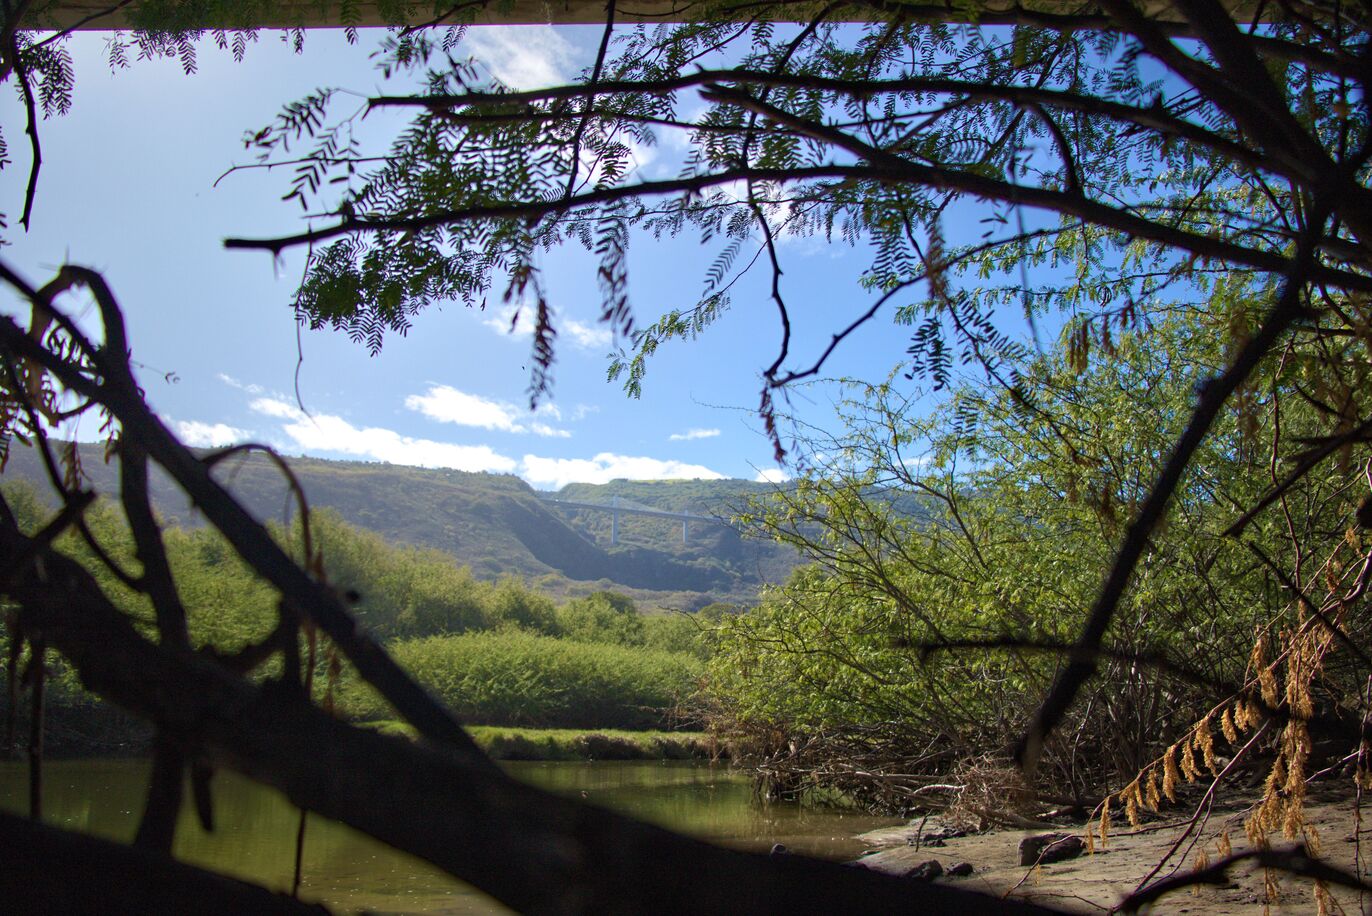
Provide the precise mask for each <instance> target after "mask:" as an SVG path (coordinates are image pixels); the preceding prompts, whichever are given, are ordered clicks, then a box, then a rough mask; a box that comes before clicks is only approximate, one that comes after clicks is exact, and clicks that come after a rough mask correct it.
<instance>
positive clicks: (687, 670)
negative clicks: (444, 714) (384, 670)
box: [342, 631, 700, 729]
mask: <svg viewBox="0 0 1372 916" xmlns="http://www.w3.org/2000/svg"><path fill="white" fill-rule="evenodd" d="M390 650H391V652H392V654H393V655H394V656H395V658H396V660H397V661H398V662H399V663H400V664H401V665H403V666H404V667H405V668H407V669H408V670H409V671H410V672H411V673H412V674H413V675H414V676H415V678H416V679H418V680H419V681H420V682H421V683H422V684H424V685H425V686H426V687H428V688H429V689H430V690H433V691H434V692H435V693H437V694H438V696H439V697H440V698H441V699H442V700H443V701H444V702H445V703H447V704H448V706H449V707H450V708H452V709H453V711H454V712H455V713H457V715H458V717H459V718H460V719H462V720H463V721H464V722H471V723H479V724H485V725H509V726H533V727H543V728H626V729H642V728H651V727H654V726H658V725H661V724H662V723H663V722H664V721H666V719H667V717H668V715H669V713H670V711H671V710H672V709H674V708H675V707H676V706H677V705H679V704H680V703H682V702H683V701H685V700H687V699H689V698H690V697H691V696H692V695H693V694H694V692H695V689H696V678H697V676H698V674H699V667H700V666H699V663H698V662H697V661H696V660H695V659H694V658H692V657H690V656H687V655H683V654H680V653H672V652H659V651H654V650H651V649H628V648H624V647H621V646H611V645H603V644H589V643H578V642H572V641H568V640H559V639H553V638H549V637H546V636H537V635H534V634H531V633H523V632H517V631H506V632H495V633H470V634H464V635H461V636H433V637H428V638H424V639H411V640H402V641H399V642H396V643H394V644H392V645H391V646H390ZM342 702H343V708H344V709H345V710H346V711H347V712H348V713H350V714H351V715H353V716H354V717H356V718H359V719H382V718H387V717H389V716H390V714H391V713H390V710H388V709H387V708H386V706H385V704H384V703H383V702H382V701H381V700H380V698H378V697H377V696H376V695H375V694H374V693H372V692H371V691H370V690H369V689H368V688H366V687H365V685H362V684H360V683H359V682H357V681H352V682H350V683H349V684H348V685H346V686H345V687H344V690H343V694H342Z"/></svg>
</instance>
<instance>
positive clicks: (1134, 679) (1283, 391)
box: [709, 283, 1362, 785]
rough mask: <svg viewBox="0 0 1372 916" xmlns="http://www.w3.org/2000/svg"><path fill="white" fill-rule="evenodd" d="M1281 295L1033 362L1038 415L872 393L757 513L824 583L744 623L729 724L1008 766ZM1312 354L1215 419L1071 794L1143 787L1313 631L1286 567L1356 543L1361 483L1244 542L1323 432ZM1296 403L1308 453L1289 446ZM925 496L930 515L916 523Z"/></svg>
mask: <svg viewBox="0 0 1372 916" xmlns="http://www.w3.org/2000/svg"><path fill="white" fill-rule="evenodd" d="M1265 292H1266V291H1264V290H1262V289H1254V288H1251V287H1247V286H1245V285H1244V284H1242V283H1227V284H1221V285H1219V286H1218V287H1217V288H1216V289H1215V290H1214V291H1213V292H1212V294H1211V296H1210V298H1209V300H1208V301H1207V302H1206V304H1205V307H1204V308H1202V309H1199V310H1189V311H1187V312H1184V313H1175V314H1172V315H1171V316H1168V317H1163V318H1160V319H1159V320H1158V321H1157V323H1155V324H1153V325H1152V326H1150V327H1148V328H1147V329H1146V330H1138V331H1132V332H1128V333H1125V334H1124V335H1123V336H1121V337H1120V338H1119V339H1117V340H1115V341H1113V342H1112V344H1111V351H1110V353H1109V355H1108V357H1101V358H1099V359H1095V360H1091V361H1090V362H1089V363H1084V362H1083V361H1082V360H1080V359H1079V358H1078V356H1077V354H1076V353H1075V352H1074V351H1073V350H1072V349H1071V348H1070V347H1069V346H1068V345H1067V344H1064V346H1063V347H1061V348H1059V349H1058V350H1056V351H1054V352H1053V353H1051V354H1049V355H1048V356H1045V357H1043V358H1035V359H1029V360H1026V361H1024V362H1023V363H1022V364H1021V366H1020V367H1019V368H1020V371H1021V373H1022V378H1023V380H1024V385H1025V388H1026V390H1028V391H1031V392H1033V394H1034V400H1033V402H1032V404H1027V403H1026V402H1025V401H1023V400H1022V399H1021V398H1019V397H1017V396H1016V394H1015V393H1014V392H1007V391H1004V390H1002V391H1001V392H999V393H997V392H987V391H986V390H985V388H984V387H980V386H966V387H962V388H960V389H958V390H957V391H956V392H955V393H954V395H953V397H951V398H950V400H949V401H948V402H947V404H946V405H945V406H944V407H943V408H941V409H940V410H938V411H936V412H935V413H933V414H932V415H923V416H922V415H919V414H916V413H914V412H913V411H911V410H910V409H909V402H908V401H907V400H905V399H903V398H901V397H900V396H899V395H898V393H897V392H896V390H895V389H894V388H893V387H892V386H891V385H889V384H854V385H853V386H852V398H851V399H850V400H849V401H847V402H846V406H845V415H846V419H847V429H846V431H845V432H844V433H843V434H842V435H840V436H837V437H835V438H833V439H827V440H820V441H815V442H812V443H811V448H812V449H813V452H814V454H813V456H812V462H811V468H812V470H811V472H810V473H809V474H808V475H807V476H806V477H805V478H803V479H802V480H800V481H798V485H797V487H796V489H795V490H794V491H791V493H790V494H789V495H788V496H786V497H785V498H784V499H783V500H782V501H781V502H780V503H779V504H773V505H771V506H766V507H761V508H760V511H759V513H758V514H757V516H756V517H755V519H754V520H755V521H756V522H757V523H758V524H760V525H761V526H762V527H764V528H766V529H769V530H771V531H773V532H774V533H775V534H776V535H778V536H779V537H781V538H783V539H784V540H787V541H789V542H791V543H795V544H797V545H798V546H799V547H801V549H802V550H803V551H804V552H805V553H806V554H807V555H808V556H809V557H810V558H812V559H813V560H814V561H815V563H816V565H815V566H812V567H810V568H807V569H804V570H802V571H800V572H798V573H797V574H796V575H795V576H794V577H793V578H792V579H791V581H790V582H789V583H788V584H787V585H786V587H785V588H782V589H777V590H774V591H771V592H769V593H768V594H767V595H766V596H765V599H764V601H763V605H762V607H761V608H759V609H758V610H756V611H753V612H750V613H747V614H743V615H740V616H737V617H729V618H725V620H724V622H723V625H722V627H721V629H720V632H719V634H718V637H717V640H718V641H717V643H716V648H715V653H714V655H713V657H712V660H711V662H710V665H709V674H710V690H711V692H712V694H713V696H714V697H715V699H716V701H717V702H718V704H719V705H720V708H721V709H722V710H724V711H725V717H726V718H727V719H729V720H731V721H733V722H734V723H735V724H736V725H739V726H740V727H742V728H744V729H745V730H747V731H750V732H752V733H753V734H756V735H765V734H776V733H780V734H801V735H805V734H814V733H818V732H828V733H830V734H836V733H843V734H847V735H850V736H859V737H854V738H853V740H854V741H855V742H856V744H857V745H862V744H863V743H864V742H868V746H869V747H870V742H872V741H877V740H878V739H877V738H874V737H868V738H863V737H860V736H861V734H862V733H863V731H864V729H866V730H870V732H869V735H876V734H878V733H879V734H880V738H879V741H880V742H886V747H887V749H888V750H891V752H892V753H896V754H900V753H904V754H916V755H919V754H925V755H927V756H926V757H925V758H923V764H922V765H924V766H927V767H933V768H937V767H940V766H948V765H950V764H951V762H952V759H953V758H955V757H973V756H976V755H977V754H978V753H994V752H996V751H998V750H1000V749H1001V748H1003V746H1004V742H1005V736H1006V735H1009V734H1016V733H1019V732H1021V731H1022V730H1023V729H1024V728H1025V727H1026V724H1027V722H1028V720H1029V719H1030V718H1031V717H1032V715H1033V713H1034V712H1035V710H1036V709H1037V706H1038V703H1039V702H1040V701H1041V699H1042V696H1043V695H1044V693H1045V691H1046V690H1047V687H1048V685H1049V684H1050V683H1051V681H1052V679H1053V677H1054V676H1055V674H1056V672H1057V671H1058V669H1059V666H1060V664H1061V660H1062V654H1061V651H1062V647H1064V646H1067V645H1070V644H1071V642H1072V641H1074V640H1075V638H1076V636H1077V634H1078V633H1079V632H1080V631H1081V628H1082V626H1083V623H1084V621H1085V618H1086V613H1087V610H1088V608H1089V607H1090V605H1091V603H1092V601H1093V600H1094V598H1095V596H1096V594H1097V591H1098V589H1099V587H1100V570H1102V569H1104V568H1108V566H1109V564H1110V562H1111V560H1112V558H1113V556H1114V552H1115V549H1116V547H1117V545H1118V543H1119V542H1120V539H1121V537H1122V535H1123V531H1124V525H1125V524H1126V523H1127V522H1128V520H1129V519H1130V518H1131V517H1133V515H1134V514H1135V512H1136V510H1137V507H1138V505H1139V504H1140V502H1141V501H1142V500H1143V498H1144V497H1145V496H1146V494H1147V493H1148V491H1149V488H1150V487H1151V486H1152V485H1153V481H1154V480H1155V479H1156V478H1157V476H1158V473H1159V470H1160V467H1161V464H1162V461H1163V459H1164V458H1165V456H1166V455H1167V453H1168V451H1169V447H1170V444H1171V443H1172V442H1174V441H1175V440H1176V438H1177V437H1178V436H1179V435H1180V433H1181V429H1182V427H1183V425H1184V424H1185V423H1186V422H1187V419H1188V416H1189V405H1190V404H1191V402H1192V401H1193V399H1194V397H1195V396H1196V391H1197V389H1198V387H1199V386H1200V385H1201V384H1202V383H1203V381H1204V380H1205V379H1207V378H1209V377H1211V376H1212V375H1213V374H1214V373H1215V372H1216V371H1217V370H1218V368H1219V367H1221V366H1222V365H1223V364H1224V360H1225V349H1226V347H1227V346H1228V345H1229V344H1228V338H1227V335H1226V334H1225V333H1224V332H1223V328H1224V327H1225V326H1226V324H1227V323H1228V322H1229V321H1230V320H1231V319H1230V317H1229V316H1230V314H1231V313H1232V312H1234V311H1235V310H1243V309H1246V308H1250V307H1251V305H1250V303H1252V302H1253V301H1254V299H1259V300H1260V299H1261V298H1262V296H1263V295H1264V293H1265ZM1074 335H1075V329H1074V328H1071V327H1069V328H1068V329H1067V331H1066V333H1065V337H1066V339H1067V340H1068V341H1071V340H1072V339H1073V337H1074ZM1324 346H1328V344H1327V343H1326V344H1321V347H1324ZM1315 358H1316V354H1315V353H1313V352H1309V353H1306V352H1303V351H1302V349H1301V348H1299V347H1293V348H1292V349H1290V350H1289V351H1288V352H1287V353H1286V354H1285V355H1284V356H1283V357H1281V358H1280V359H1278V358H1276V357H1274V358H1272V359H1270V360H1268V361H1267V362H1266V363H1265V364H1264V366H1263V369H1262V371H1263V372H1264V373H1265V379H1266V380H1267V381H1266V382H1265V383H1264V384H1267V383H1270V385H1271V386H1272V387H1271V388H1270V389H1269V390H1267V391H1263V390H1262V388H1261V387H1257V388H1256V390H1254V391H1251V392H1250V393H1249V396H1248V397H1247V399H1245V400H1241V401H1240V402H1239V403H1237V404H1236V405H1235V406H1234V408H1233V409H1232V410H1230V411H1228V412H1227V413H1226V414H1224V415H1223V416H1222V417H1221V418H1220V419H1219V420H1218V421H1217V424H1216V427H1215V429H1214V430H1212V432H1211V435H1210V437H1209V438H1208V439H1207V440H1206V441H1205V443H1204V444H1203V446H1202V447H1201V450H1200V452H1199V453H1198V455H1197V457H1196V459H1195V460H1194V462H1193V465H1192V468H1191V469H1190V471H1189V472H1188V473H1187V475H1186V477H1185V479H1184V481H1183V484H1182V486H1181V487H1180V488H1179V489H1178V491H1177V494H1176V496H1175V498H1174V500H1173V503H1172V507H1171V512H1170V515H1169V518H1168V522H1167V524H1166V525H1165V526H1163V527H1162V528H1161V529H1160V530H1158V531H1157V532H1156V533H1155V536H1154V537H1153V539H1152V542H1151V544H1150V546H1149V549H1148V551H1147V552H1146V555H1145V556H1144V558H1143V560H1142V561H1141V563H1140V566H1139V568H1138V571H1137V573H1136V575H1135V578H1134V583H1133V586H1132V587H1131V589H1130V590H1129V591H1128V592H1127V594H1126V596H1125V598H1124V601H1123V603H1122V605H1121V607H1120V611H1119V613H1118V614H1117V615H1116V618H1115V622H1114V625H1113V627H1112V628H1111V630H1110V633H1109V638H1108V641H1107V646H1108V649H1109V651H1110V652H1111V653H1112V654H1111V657H1110V658H1107V659H1105V660H1104V661H1103V663H1102V675H1103V676H1102V677H1100V678H1099V679H1097V680H1096V681H1093V682H1092V685H1091V686H1090V687H1089V688H1088V691H1087V695H1086V696H1085V697H1084V698H1083V700H1082V702H1081V703H1080V704H1079V705H1078V706H1077V708H1076V711H1075V713H1074V716H1075V718H1074V719H1073V721H1072V723H1071V727H1069V728H1068V729H1067V730H1066V731H1065V732H1064V733H1063V734H1061V735H1060V736H1059V738H1058V739H1057V740H1056V743H1054V745H1053V746H1052V747H1050V748H1049V757H1048V761H1049V763H1050V770H1049V774H1048V775H1049V776H1050V778H1058V779H1060V784H1062V785H1080V784H1082V783H1083V782H1085V783H1087V784H1099V783H1100V782H1102V781H1105V780H1107V779H1108V778H1109V777H1111V776H1116V777H1118V776H1124V777H1125V778H1126V780H1127V779H1128V778H1132V774H1133V773H1134V772H1137V770H1138V769H1139V767H1140V766H1141V765H1142V764H1144V763H1146V762H1147V761H1148V760H1150V759H1152V757H1153V756H1154V755H1155V754H1156V753H1158V752H1159V751H1160V750H1161V749H1162V748H1164V747H1166V746H1167V745H1168V744H1169V743H1171V742H1172V741H1173V740H1175V736H1176V735H1178V734H1180V733H1181V732H1182V731H1183V730H1184V729H1187V728H1189V727H1190V726H1191V724H1192V723H1193V722H1194V721H1195V720H1196V718H1198V717H1199V716H1201V715H1204V713H1205V710H1206V709H1208V708H1209V705H1210V704H1211V703H1213V702H1215V701H1216V700H1217V699H1220V698H1222V697H1223V695H1224V694H1223V693H1220V694H1219V695H1218V696H1217V694H1216V691H1217V690H1219V689H1221V688H1218V687H1215V686H1213V685H1233V687H1234V688H1237V686H1238V685H1240V684H1242V683H1243V680H1244V677H1245V672H1246V669H1247V667H1248V664H1249V657H1250V654H1251V650H1252V646H1253V641H1254V636H1255V633H1256V632H1258V631H1259V630H1260V629H1263V628H1273V629H1276V628H1280V627H1281V626H1282V625H1283V623H1284V622H1285V623H1287V624H1289V623H1290V622H1291V621H1292V620H1293V617H1292V615H1293V614H1294V613H1295V612H1294V609H1293V608H1292V606H1291V604H1290V595H1289V593H1288V592H1287V591H1286V590H1285V588H1284V587H1283V583H1282V581H1281V580H1280V579H1279V578H1278V577H1277V576H1276V575H1275V574H1274V572H1273V569H1272V564H1275V565H1276V568H1278V569H1280V568H1282V566H1283V564H1288V563H1294V561H1295V558H1296V557H1297V556H1298V555H1299V554H1300V552H1301V551H1303V550H1306V549H1308V545H1310V544H1314V543H1325V542H1327V540H1328V534H1327V533H1326V532H1330V531H1334V532H1342V531H1344V530H1345V528H1347V525H1348V521H1349V518H1350V516H1351V514H1352V512H1353V511H1354V509H1355V505H1354V502H1353V500H1352V497H1350V496H1349V495H1347V492H1348V491H1347V489H1346V487H1347V484H1346V481H1345V478H1344V477H1343V475H1342V474H1341V473H1340V472H1339V471H1338V470H1337V469H1336V468H1330V469H1328V470H1327V472H1326V473H1323V474H1315V475H1311V477H1309V478H1307V479H1306V480H1304V481H1302V482H1301V484H1300V485H1299V486H1298V487H1297V488H1296V489H1295V490H1293V492H1292V495H1291V499H1292V502H1293V503H1298V504H1299V505H1301V506H1302V507H1303V509H1302V511H1301V514H1300V515H1299V516H1296V517H1294V518H1293V517H1292V516H1283V514H1281V513H1272V514H1269V515H1266V516H1261V517H1259V518H1258V519H1257V520H1256V521H1255V522H1254V523H1253V524H1252V525H1250V526H1249V528H1248V530H1247V531H1246V532H1245V535H1244V538H1243V539H1236V538H1233V537H1229V536H1225V534H1224V532H1225V529H1226V528H1228V527H1229V525H1230V524H1231V523H1232V522H1233V521H1234V519H1235V517H1236V516H1237V514H1238V511H1239V510H1238V509H1236V507H1244V506H1250V505H1253V504H1254V503H1255V502H1256V501H1257V499H1258V498H1259V497H1260V496H1261V494H1262V493H1263V492H1264V491H1265V489H1266V488H1267V487H1268V486H1270V483H1271V480H1272V477H1271V472H1270V469H1269V468H1270V463H1271V461H1272V460H1273V458H1272V454H1273V448H1274V445H1273V443H1274V440H1275V441H1276V442H1277V443H1279V445H1280V447H1281V448H1290V447H1291V445H1290V443H1292V442H1294V443H1299V442H1301V441H1302V439H1303V437H1304V436H1306V435H1310V434H1311V433H1312V432H1313V431H1314V430H1316V429H1318V427H1319V424H1320V422H1322V419H1321V418H1320V417H1319V416H1318V411H1317V410H1316V409H1314V408H1313V407H1312V406H1311V405H1310V404H1309V403H1308V402H1306V401H1304V400H1302V399H1300V398H1299V397H1298V396H1297V395H1296V393H1295V390H1294V387H1293V386H1294V385H1295V384H1296V383H1297V382H1298V381H1299V380H1300V379H1301V376H1302V366H1303V365H1305V364H1306V362H1307V360H1313V359H1315ZM1278 408H1279V409H1280V418H1281V430H1280V432H1281V434H1282V436H1285V437H1290V439H1289V440H1288V439H1284V438H1276V437H1277V434H1278V430H1277V428H1276V427H1275V425H1274V423H1273V417H1274V415H1275V411H1277V410H1278ZM1361 455H1362V452H1360V453H1359V455H1358V456H1352V455H1350V456H1349V461H1350V462H1352V463H1354V464H1356V463H1357V462H1359V461H1361V460H1362V457H1361ZM912 499H914V500H918V501H919V504H920V505H921V506H922V512H921V513H920V514H919V515H917V516H916V515H912V514H911V513H909V512H908V511H906V510H905V509H904V508H902V507H903V505H905V504H908V501H909V500H912ZM1289 524H1294V525H1296V526H1297V528H1298V530H1294V531H1293V530H1291V529H1288V527H1287V526H1288V525H1289ZM1339 537H1342V535H1339ZM1336 541H1337V538H1336ZM1351 626H1353V625H1352V624H1350V627H1351ZM959 647H961V648H959ZM1344 689H1352V685H1351V682H1350V683H1347V684H1344ZM930 747H933V748H937V751H936V752H932V753H931V752H928V751H927V750H919V749H927V748H930ZM893 748H894V750H892V749H893ZM900 749H904V750H900ZM953 749H956V751H955V752H954V750H953ZM908 764H909V761H908V760H907V765H908Z"/></svg>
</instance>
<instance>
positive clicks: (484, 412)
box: [405, 385, 571, 439]
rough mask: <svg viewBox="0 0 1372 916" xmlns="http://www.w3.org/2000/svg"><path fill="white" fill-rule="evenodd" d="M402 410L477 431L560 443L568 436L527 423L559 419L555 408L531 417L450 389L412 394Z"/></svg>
mask: <svg viewBox="0 0 1372 916" xmlns="http://www.w3.org/2000/svg"><path fill="white" fill-rule="evenodd" d="M405 406H406V407H408V408H409V409H410V410H414V411H418V412H419V413H422V414H423V415H424V416H426V417H428V418H429V419H431V420H437V421H438V422H440V423H453V424H456V425H457V426H475V427H477V428H478V429H492V430H499V431H500V432H506V433H533V434H534V435H535V436H555V437H557V438H561V439H565V438H567V437H568V436H570V435H571V433H570V432H568V431H567V430H565V429H557V428H556V427H553V426H549V425H548V424H547V423H541V422H537V421H534V422H529V418H531V417H538V416H546V417H551V418H552V419H554V420H560V419H562V414H561V412H560V411H559V410H558V409H557V408H556V407H540V408H539V409H538V410H537V411H536V412H534V413H533V414H530V413H529V412H528V411H526V410H520V409H519V408H518V407H515V406H514V405H513V404H507V403H505V402H504V401H492V400H490V399H488V398H483V397H481V396H480V395H476V394H468V393H467V392H465V391H458V390H457V389H456V388H454V387H452V386H451V385H430V386H429V390H428V391H426V392H425V393H424V394H412V395H410V396H409V397H407V398H406V399H405Z"/></svg>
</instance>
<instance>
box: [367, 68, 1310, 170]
mask: <svg viewBox="0 0 1372 916" xmlns="http://www.w3.org/2000/svg"><path fill="white" fill-rule="evenodd" d="M715 84H732V85H736V86H745V85H746V86H762V87H772V88H784V89H813V90H816V91H820V92H833V93H837V94H842V95H850V96H854V97H856V98H867V97H872V96H879V95H884V94H888V93H909V92H931V93H946V94H950V95H959V96H966V97H967V98H973V99H980V100H985V101H995V102H1010V103H1012V104H1016V105H1028V104H1039V105H1047V106H1051V107H1053V108H1059V109H1062V110H1065V111H1078V112H1081V113H1083V114H1091V115H1099V116H1101V117H1106V118H1110V119H1112V120H1115V121H1119V122H1121V123H1125V124H1135V125H1138V126H1139V127H1142V128H1146V129H1148V130H1151V131H1156V132H1157V133H1159V134H1162V135H1163V136H1170V137H1177V138H1179V139H1183V140H1187V141H1189V142H1191V143H1195V144H1197V145H1198V146H1203V147H1205V148H1206V149H1210V150H1213V151H1214V152H1216V153H1219V154H1220V155H1222V156H1224V157H1226V158H1229V159H1233V160H1234V161H1236V162H1241V163H1243V164H1245V165H1247V166H1249V167H1252V168H1257V169H1272V170H1277V166H1275V165H1274V164H1273V162H1271V161H1269V160H1268V159H1267V157H1266V156H1264V155H1263V154H1262V153H1261V152H1259V151H1257V150H1254V149H1252V148H1251V147H1248V146H1244V145H1243V144H1241V143H1235V142H1234V141H1233V140H1230V139H1229V138H1227V137H1224V136H1222V135H1220V134H1217V133H1215V132H1213V131H1211V130H1208V129H1207V128H1205V127H1202V126H1200V125H1198V124H1194V123H1192V122H1190V121H1187V120H1185V119H1183V118H1179V117H1176V116H1174V115H1172V114H1169V113H1168V112H1167V111H1166V109H1163V108H1159V107H1147V108H1145V107H1140V106H1137V105H1127V104H1124V103H1122V102H1114V101H1111V100H1109V99H1102V98H1098V97H1095V96H1090V95H1082V94H1080V93H1076V92H1067V91H1063V90H1060V89H1047V88H1043V87H1041V86H1014V85H1005V84H994V83H978V82H968V81H965V80H955V79H947V78H943V77H925V76H912V77H899V78H893V79H882V80H856V79H838V78H834V77H823V76H815V75H811V74H798V73H774V72H773V73H768V72H754V71H747V70H699V71H696V72H694V73H683V74H680V75H678V76H675V77H672V78H670V79H663V80H645V81H633V80H606V81H603V82H601V83H600V84H599V85H598V86H597V88H596V94H599V95H612V94H615V93H649V94H664V93H670V92H678V91H680V90H682V89H689V88H695V87H703V86H708V85H715ZM589 94H591V93H590V87H588V86H585V85H567V86H556V87H553V88H550V89H534V90H529V91H527V92H510V93H476V92H473V93H463V94H461V95H432V96H377V97H375V98H372V99H370V100H369V102H368V104H369V105H371V106H374V107H396V106H405V107H419V108H433V109H445V108H457V107H464V106H472V107H478V106H492V107H504V108H508V107H509V106H511V105H517V104H526V103H533V102H547V101H556V100H562V99H580V98H584V97H586V96H587V95H589ZM540 114H541V113H538V112H530V113H529V115H530V117H537V116H539V115H540ZM1308 166H1309V164H1308V163H1301V162H1299V161H1287V162H1285V164H1284V165H1283V166H1282V169H1283V170H1284V171H1283V173H1286V172H1290V171H1291V170H1295V171H1297V172H1298V173H1299V174H1301V175H1304V176H1305V177H1307V178H1308V177H1311V175H1310V171H1309V168H1308Z"/></svg>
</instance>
